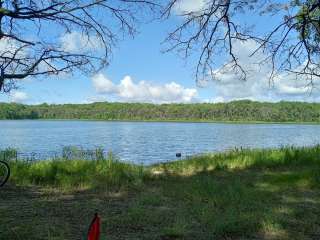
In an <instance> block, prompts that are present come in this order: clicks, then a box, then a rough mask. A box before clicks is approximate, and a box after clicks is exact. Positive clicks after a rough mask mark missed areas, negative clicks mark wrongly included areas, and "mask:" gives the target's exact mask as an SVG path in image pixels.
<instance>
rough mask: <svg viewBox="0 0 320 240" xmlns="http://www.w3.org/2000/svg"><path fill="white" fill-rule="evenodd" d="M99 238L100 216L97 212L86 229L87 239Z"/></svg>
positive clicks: (95, 239) (96, 239)
mask: <svg viewBox="0 0 320 240" xmlns="http://www.w3.org/2000/svg"><path fill="white" fill-rule="evenodd" d="M99 239H100V217H99V216H98V213H96V214H95V215H94V218H93V219H92V222H91V224H90V227H89V231H88V240H99Z"/></svg>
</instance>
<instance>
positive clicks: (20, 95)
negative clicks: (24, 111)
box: [10, 91, 29, 103]
mask: <svg viewBox="0 0 320 240" xmlns="http://www.w3.org/2000/svg"><path fill="white" fill-rule="evenodd" d="M28 99H29V96H28V95H27V94H26V93H25V92H21V91H13V92H11V94H10V101H11V102H15V103H22V102H25V101H26V100H28Z"/></svg>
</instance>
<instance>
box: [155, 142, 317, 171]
mask: <svg viewBox="0 0 320 240" xmlns="http://www.w3.org/2000/svg"><path fill="white" fill-rule="evenodd" d="M311 164H317V165H320V145H315V146H312V147H294V146H288V147H282V148H279V149H234V150H230V151H227V152H222V153H212V154H203V155H199V156H194V157H192V158H191V159H188V160H182V161H173V162H170V163H164V164H158V165H154V166H153V167H152V172H154V173H157V174H161V173H168V174H177V175H192V174H195V173H197V172H202V171H213V170H230V171H231V170H237V169H248V168H250V169H252V168H279V167H282V166H283V167H284V166H288V165H290V166H301V165H311Z"/></svg>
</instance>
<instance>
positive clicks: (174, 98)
mask: <svg viewBox="0 0 320 240" xmlns="http://www.w3.org/2000/svg"><path fill="white" fill-rule="evenodd" d="M92 82H93V86H94V88H95V89H96V91H97V93H100V94H109V95H111V96H113V97H115V98H116V99H117V100H120V101H127V102H152V103H171V102H184V103H188V102H194V101H197V95H198V91H197V89H195V88H185V87H183V86H181V85H180V84H177V83H175V82H171V83H166V84H163V85H155V84H152V83H149V82H147V81H140V82H138V83H135V82H134V81H133V80H132V79H131V77H130V76H125V77H124V78H123V79H122V80H121V81H120V83H119V84H114V83H113V82H112V81H111V80H109V79H108V78H107V77H106V76H104V75H103V74H101V73H100V74H97V75H95V76H93V78H92Z"/></svg>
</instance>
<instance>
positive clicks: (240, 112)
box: [0, 100, 320, 122]
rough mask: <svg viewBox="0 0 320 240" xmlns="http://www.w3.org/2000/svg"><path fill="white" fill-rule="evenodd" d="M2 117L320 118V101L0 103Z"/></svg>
mask: <svg viewBox="0 0 320 240" xmlns="http://www.w3.org/2000/svg"><path fill="white" fill-rule="evenodd" d="M0 119H93V120H135V121H136V120H147V121H148V120H150V121H151V120H154V121H244V122H254V121H264V122H320V104H316V103H302V102H279V103H261V102H252V101H249V100H243V101H235V102H230V103H217V104H209V103H201V104H200V103H199V104H162V105H156V104H148V103H92V104H64V105H48V104H41V105H21V104H15V103H11V104H7V103H2V104H0Z"/></svg>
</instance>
